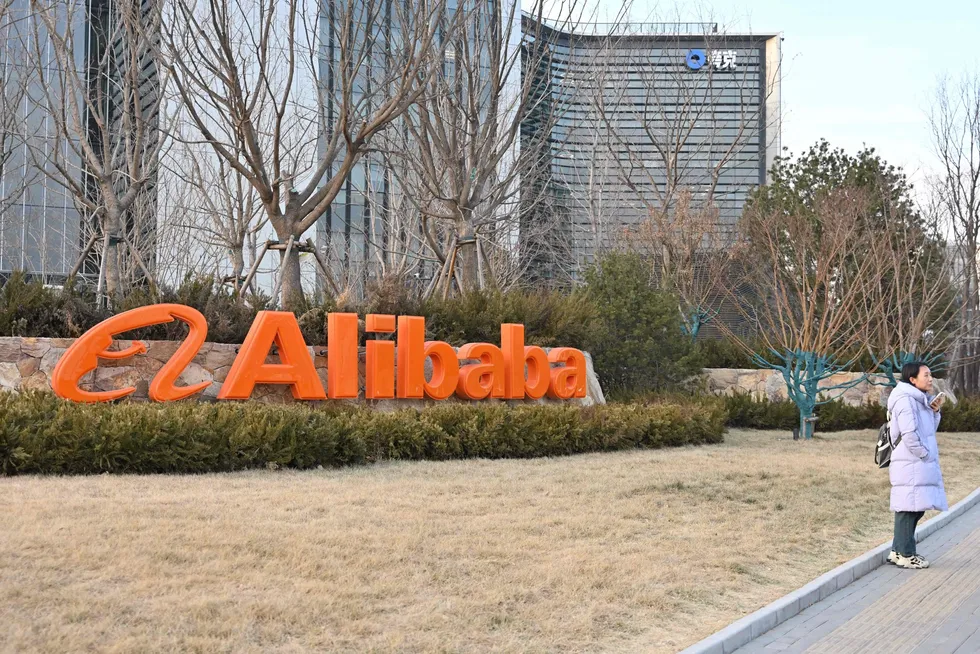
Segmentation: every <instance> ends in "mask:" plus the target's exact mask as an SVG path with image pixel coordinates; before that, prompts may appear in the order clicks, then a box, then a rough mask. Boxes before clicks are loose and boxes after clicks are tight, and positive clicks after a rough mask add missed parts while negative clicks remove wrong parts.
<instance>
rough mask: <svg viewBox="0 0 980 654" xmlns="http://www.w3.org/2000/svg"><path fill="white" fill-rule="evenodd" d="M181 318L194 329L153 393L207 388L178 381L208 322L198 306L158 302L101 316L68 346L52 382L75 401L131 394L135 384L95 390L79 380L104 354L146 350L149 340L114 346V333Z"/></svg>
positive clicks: (178, 396) (162, 398)
mask: <svg viewBox="0 0 980 654" xmlns="http://www.w3.org/2000/svg"><path fill="white" fill-rule="evenodd" d="M175 319H179V320H181V321H183V322H185V323H187V325H188V327H189V328H190V329H189V332H188V334H187V338H185V339H184V342H183V343H181V346H180V347H179V348H178V349H177V351H176V352H175V353H174V355H173V356H172V357H170V360H169V361H167V363H166V364H165V365H164V366H163V368H161V369H160V371H159V372H158V373H157V374H156V376H155V377H154V378H153V382H152V383H151V384H150V389H149V395H150V399H151V400H154V401H157V402H168V401H172V400H182V399H184V398H186V397H190V396H191V395H193V394H194V393H197V392H199V391H202V390H204V389H205V388H207V387H208V386H209V385H210V382H201V383H199V384H194V385H192V386H182V387H178V386H175V385H174V384H175V382H176V381H177V378H178V377H180V375H181V373H182V372H183V371H184V369H185V368H186V367H187V365H188V364H189V363H190V362H191V361H192V360H193V359H194V357H195V356H196V355H197V353H198V351H200V349H201V345H203V344H204V340H205V339H206V338H207V335H208V324H207V321H206V320H205V319H204V316H203V315H201V313H200V312H199V311H197V310H196V309H193V308H191V307H188V306H184V305H182V304H155V305H152V306H147V307H140V308H138V309H133V310H131V311H126V312H124V313H120V314H119V315H117V316H113V317H112V318H109V319H107V320H104V321H102V322H100V323H99V324H98V325H96V326H95V327H93V328H92V329H90V330H88V331H87V332H85V333H84V334H83V335H82V336H81V338H79V339H78V340H76V341H75V342H74V343H72V345H71V347H69V348H68V350H66V351H65V353H64V355H63V356H62V357H61V360H60V361H58V365H57V366H55V369H54V372H53V373H52V375H51V387H52V389H54V392H55V393H56V394H58V396H59V397H63V398H65V399H66V400H74V401H75V402H109V401H112V400H118V399H120V398H123V397H126V396H127V395H130V394H132V393H134V392H135V391H136V389H135V388H133V387H129V388H120V389H118V390H114V391H104V392H90V391H83V390H82V389H80V388H79V387H78V382H79V381H80V380H81V379H82V377H84V376H85V375H87V374H88V373H90V372H92V371H93V370H95V369H96V368H97V367H98V365H99V359H127V358H129V357H132V356H136V355H137V354H145V353H146V345H144V344H143V343H141V342H136V343H133V345H131V346H130V347H128V348H126V349H125V350H110V349H109V347H110V346H111V345H112V337H113V336H116V335H117V334H122V333H124V332H128V331H131V330H134V329H139V328H141V327H151V326H153V325H162V324H164V323H168V322H173V321H174V320H175Z"/></svg>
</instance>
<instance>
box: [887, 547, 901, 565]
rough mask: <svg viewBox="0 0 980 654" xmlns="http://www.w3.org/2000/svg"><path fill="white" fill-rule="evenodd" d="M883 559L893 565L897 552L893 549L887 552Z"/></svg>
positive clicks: (896, 560) (896, 559)
mask: <svg viewBox="0 0 980 654" xmlns="http://www.w3.org/2000/svg"><path fill="white" fill-rule="evenodd" d="M885 561H887V562H888V563H891V564H892V565H895V564H896V563H897V562H898V552H896V551H895V550H892V551H891V552H889V554H888V558H887V559H885Z"/></svg>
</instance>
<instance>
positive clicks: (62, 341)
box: [48, 338, 76, 350]
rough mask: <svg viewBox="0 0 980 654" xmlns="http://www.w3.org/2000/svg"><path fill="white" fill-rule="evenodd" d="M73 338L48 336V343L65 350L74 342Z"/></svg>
mask: <svg viewBox="0 0 980 654" xmlns="http://www.w3.org/2000/svg"><path fill="white" fill-rule="evenodd" d="M75 340H76V339H74V338H49V339H48V344H49V345H50V346H51V347H53V348H58V349H61V350H67V349H68V348H70V347H71V346H72V345H74V343H75Z"/></svg>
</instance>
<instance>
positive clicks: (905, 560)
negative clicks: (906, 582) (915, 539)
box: [895, 554, 929, 570]
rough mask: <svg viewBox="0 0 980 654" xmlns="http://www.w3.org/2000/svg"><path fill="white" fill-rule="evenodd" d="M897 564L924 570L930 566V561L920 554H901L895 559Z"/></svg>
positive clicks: (910, 568)
mask: <svg viewBox="0 0 980 654" xmlns="http://www.w3.org/2000/svg"><path fill="white" fill-rule="evenodd" d="M895 565H897V566H898V567H900V568H905V569H906V570H923V569H925V568H928V567H929V562H928V561H926V560H925V559H924V558H922V557H921V556H919V555H918V554H913V555H912V556H902V555H901V554H899V555H898V556H897V558H896V560H895Z"/></svg>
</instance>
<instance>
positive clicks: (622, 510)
mask: <svg viewBox="0 0 980 654" xmlns="http://www.w3.org/2000/svg"><path fill="white" fill-rule="evenodd" d="M874 438H875V434H874V433H872V432H844V433H839V434H830V435H825V436H822V437H820V438H819V439H817V440H814V441H813V442H809V443H803V442H793V441H792V440H787V439H786V438H785V435H783V434H776V433H774V432H748V431H733V432H732V433H730V434H729V435H728V436H727V440H726V443H725V444H723V445H716V446H709V447H701V448H684V449H674V450H657V451H634V452H621V453H614V454H591V455H583V456H575V457H568V458H561V459H538V460H528V461H463V462H449V463H404V464H385V465H377V466H372V467H364V468H356V469H347V470H323V471H311V472H288V471H262V472H249V473H240V474H225V475H205V476H175V477H164V476H147V477H135V476H133V477H113V476H101V477H85V478H77V477H76V478H30V477H24V478H10V479H0V524H2V529H0V619H2V623H3V629H2V630H0V651H2V652H7V651H10V652H21V651H41V652H68V651H81V650H86V651H114V652H116V651H118V652H153V651H160V652H162V651H199V652H300V651H313V650H318V651H330V652H344V651H357V652H422V651H425V652H488V651H494V652H517V651H521V652H524V651H533V652H570V651H577V652H585V651H588V652H595V651H603V652H617V651H621V652H676V651H677V650H679V649H682V648H683V647H685V646H687V645H689V644H691V643H693V642H695V641H697V640H699V639H700V638H702V637H704V636H707V635H709V634H711V633H712V632H714V631H716V630H717V629H719V628H721V627H723V626H725V625H726V624H728V623H729V622H731V621H733V620H735V619H737V618H739V617H741V616H744V615H746V614H748V613H750V612H752V611H754V610H755V609H757V608H759V607H761V606H763V605H765V604H767V603H768V602H770V601H772V600H774V599H776V598H778V597H780V596H781V595H783V594H785V593H787V592H789V591H791V590H793V589H795V588H798V587H799V586H801V585H803V584H805V583H806V582H808V581H810V580H811V579H813V578H814V577H816V576H818V575H820V574H821V573H823V572H825V571H826V570H829V569H831V568H833V567H834V566H836V565H838V564H839V563H842V562H844V561H846V560H848V559H850V558H852V557H854V556H856V555H858V554H860V553H862V552H864V551H866V550H867V549H869V548H871V547H873V546H876V545H878V544H880V543H882V542H884V541H886V540H888V539H889V538H890V530H891V520H892V516H891V514H890V513H889V512H888V482H887V472H886V471H881V470H878V469H877V468H875V467H874V465H873V463H872V449H873V444H874ZM940 447H941V448H942V459H941V460H942V463H943V469H944V473H945V475H946V485H947V490H948V492H949V496H950V504H952V503H953V502H955V501H958V500H959V499H962V498H963V497H964V496H966V495H967V494H968V493H970V492H971V491H972V490H973V489H975V488H976V487H977V486H980V435H977V434H940ZM927 517H928V516H927Z"/></svg>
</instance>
